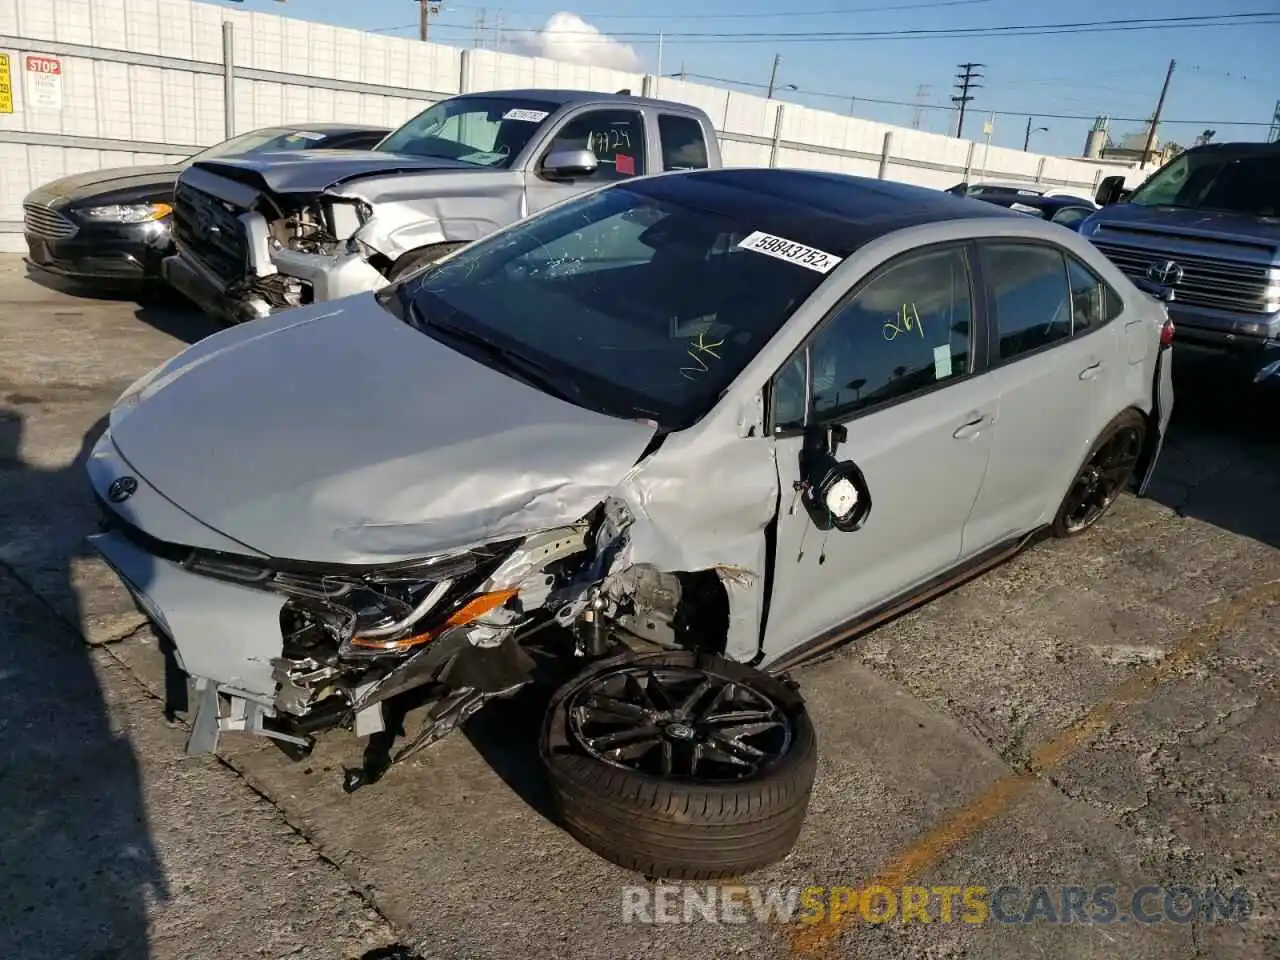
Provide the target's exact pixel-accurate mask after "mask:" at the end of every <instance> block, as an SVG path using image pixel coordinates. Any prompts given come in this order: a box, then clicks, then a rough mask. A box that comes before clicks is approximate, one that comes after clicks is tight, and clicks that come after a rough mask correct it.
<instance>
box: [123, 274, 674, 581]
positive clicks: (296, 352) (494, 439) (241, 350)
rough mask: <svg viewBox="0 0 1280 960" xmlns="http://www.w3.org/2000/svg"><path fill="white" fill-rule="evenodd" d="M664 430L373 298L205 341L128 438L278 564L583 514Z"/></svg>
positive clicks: (347, 556) (409, 550)
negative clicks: (488, 363) (442, 336)
mask: <svg viewBox="0 0 1280 960" xmlns="http://www.w3.org/2000/svg"><path fill="white" fill-rule="evenodd" d="M654 430H655V428H654V426H653V425H651V424H648V423H642V422H637V421H630V420H620V419H616V418H613V417H608V416H605V415H603V414H599V413H595V412H593V411H590V410H585V409H583V408H581V407H576V406H574V405H572V404H569V403H566V402H564V401H562V400H559V399H556V398H555V397H552V396H549V395H547V394H544V393H542V392H540V391H538V390H535V389H533V388H531V387H529V386H527V385H525V384H523V383H521V382H519V381H517V380H514V379H512V378H510V377H508V376H506V375H505V374H502V373H499V372H497V371H494V370H491V369H489V368H488V367H485V366H483V365H482V364H479V363H477V362H475V361H474V360H471V359H470V358H468V357H466V356H464V355H463V354H460V353H458V352H456V351H455V350H453V349H451V348H450V347H448V346H446V345H445V344H443V343H441V342H439V341H437V340H435V339H433V338H431V337H429V336H427V335H426V334H424V333H421V332H419V331H418V330H415V329H413V328H412V327H410V326H408V325H406V324H404V323H402V322H401V321H399V320H397V319H396V318H395V317H393V316H392V315H391V314H389V313H387V312H386V311H385V310H384V309H383V308H382V307H381V306H379V304H378V303H377V301H376V300H375V299H374V297H373V295H372V294H361V295H359V296H355V297H350V298H347V299H345V300H340V301H336V302H332V303H327V304H318V305H314V306H311V307H305V308H302V309H300V310H292V311H287V312H285V313H281V314H277V315H276V316H273V317H270V318H268V319H266V320H256V321H253V322H251V323H248V324H244V325H242V326H239V327H235V328H232V329H229V330H226V331H223V332H221V333H218V334H215V335H214V336H211V337H209V338H207V339H205V340H203V341H201V342H200V343H197V344H196V345H195V346H193V347H191V348H190V349H189V350H187V351H184V352H183V353H182V354H180V355H179V356H178V357H176V358H174V360H173V361H171V362H170V363H169V364H167V365H166V366H165V367H164V368H163V370H162V371H161V372H160V373H159V375H158V376H156V378H155V379H154V380H153V381H151V383H150V384H149V385H148V386H147V387H146V388H145V390H143V391H142V394H141V399H140V400H139V402H138V403H137V405H136V407H134V408H133V409H132V411H130V412H120V411H118V412H117V413H116V415H115V416H114V417H113V423H112V427H111V434H112V438H113V440H114V442H115V444H116V446H117V448H118V449H119V450H120V452H121V454H122V456H123V457H124V458H125V459H126V460H127V461H128V462H129V464H130V465H131V466H132V467H133V469H134V470H135V471H136V472H137V473H138V474H139V475H140V476H141V477H143V478H144V479H145V480H146V481H147V482H148V483H150V484H151V485H153V486H154V487H155V488H156V489H157V490H159V492H160V493H161V494H163V495H164V496H165V497H167V498H168V499H169V500H171V501H173V502H174V503H175V504H176V505H177V506H179V507H181V508H182V509H183V510H185V511H187V512H188V513H190V514H191V515H192V516H194V517H195V518H197V519H198V520H200V521H202V522H203V523H205V524H208V525H209V526H210V527H212V528H214V529H215V530H217V531H219V532H221V533H222V534H224V535H226V536H228V537H232V538H234V539H236V540H239V541H240V542H242V543H245V544H247V545H249V546H250V547H252V548H254V549H256V550H259V551H261V552H262V553H265V554H268V555H270V556H273V557H277V558H286V559H293V560H308V561H316V562H332V563H351V564H359V563H377V562H389V561H393V560H401V559H410V558H416V557H423V556H429V555H432V554H436V553H441V552H445V551H449V550H454V549H457V548H460V547H463V546H467V545H471V544H475V543H480V542H484V541H489V540H495V539H502V538H505V537H508V536H515V535H519V534H523V533H528V532H530V531H533V530H538V529H543V528H546V527H550V526H554V525H556V524H560V523H568V522H572V521H574V520H576V519H578V518H580V517H581V516H582V515H584V514H585V513H587V512H588V511H589V510H590V509H591V508H592V507H593V506H594V505H595V504H596V503H598V502H599V501H600V500H602V499H603V498H604V497H605V495H606V494H607V493H608V492H609V491H610V490H611V489H612V488H613V487H615V486H616V485H617V484H618V482H619V481H621V480H622V479H623V478H624V477H625V476H626V475H627V473H628V471H629V470H630V469H631V468H632V467H633V466H634V465H635V463H636V461H637V460H638V459H639V457H640V455H641V454H642V453H643V451H644V449H645V447H646V445H647V444H648V442H649V440H650V439H651V438H652V436H653V433H654Z"/></svg>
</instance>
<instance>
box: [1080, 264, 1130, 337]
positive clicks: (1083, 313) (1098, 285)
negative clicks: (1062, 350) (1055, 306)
mask: <svg viewBox="0 0 1280 960" xmlns="http://www.w3.org/2000/svg"><path fill="white" fill-rule="evenodd" d="M1067 276H1068V278H1069V279H1070V281H1071V315H1072V332H1073V333H1075V334H1081V333H1088V332H1089V331H1090V330H1093V329H1095V328H1097V327H1100V326H1102V325H1103V324H1104V323H1107V322H1109V321H1111V320H1114V319H1115V318H1116V316H1118V315H1119V313H1120V308H1121V303H1120V295H1119V294H1118V293H1116V292H1115V291H1114V290H1112V289H1111V288H1110V287H1109V286H1107V283H1106V281H1104V280H1102V279H1100V278H1099V277H1098V276H1097V274H1095V273H1094V272H1093V271H1092V270H1090V269H1089V268H1088V267H1086V266H1085V265H1084V264H1083V263H1081V262H1080V261H1079V260H1077V259H1076V258H1075V257H1070V256H1069V257H1067Z"/></svg>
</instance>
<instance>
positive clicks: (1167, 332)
mask: <svg viewBox="0 0 1280 960" xmlns="http://www.w3.org/2000/svg"><path fill="white" fill-rule="evenodd" d="M1160 346H1162V347H1171V346H1173V321H1172V320H1169V319H1167V318H1166V319H1165V321H1164V326H1162V327H1161V328H1160Z"/></svg>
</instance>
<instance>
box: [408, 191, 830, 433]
mask: <svg viewBox="0 0 1280 960" xmlns="http://www.w3.org/2000/svg"><path fill="white" fill-rule="evenodd" d="M698 177H699V175H698V174H677V175H675V176H674V177H662V178H657V179H655V180H651V181H647V182H644V183H639V182H637V183H634V184H627V185H626V186H615V187H611V188H607V189H605V190H603V191H599V192H596V193H593V194H590V195H588V196H586V197H582V198H579V199H577V200H572V201H569V202H567V203H565V204H563V205H560V206H557V207H555V208H554V209H552V210H549V211H547V212H546V213H543V214H541V215H538V216H535V217H532V218H530V219H528V220H525V221H523V222H522V223H520V224H518V225H516V226H515V227H513V228H510V229H509V230H506V231H503V232H501V233H498V234H494V235H493V236H492V237H490V238H488V239H486V240H482V241H480V242H478V243H476V244H473V245H472V246H470V247H468V248H466V249H464V250H462V251H460V252H459V253H457V254H455V255H453V256H451V257H449V258H448V259H446V260H444V261H441V262H440V263H439V264H437V265H436V266H434V267H431V268H428V269H427V270H426V271H425V272H424V273H422V274H419V275H418V276H417V277H415V278H414V279H411V280H409V281H406V283H405V284H403V285H402V289H401V290H400V291H399V292H398V293H395V294H392V295H391V296H389V297H388V296H385V295H384V298H383V302H384V303H387V302H388V301H389V300H391V299H392V298H396V299H397V304H396V305H388V307H387V308H388V309H389V310H392V312H394V313H397V314H398V315H401V316H402V319H404V320H405V321H406V322H408V323H410V324H411V325H413V326H415V327H417V328H418V329H420V330H421V331H422V332H423V333H425V334H427V335H429V336H433V337H436V338H437V339H439V340H441V341H443V342H445V343H448V344H450V345H452V346H455V348H456V349H458V350H459V351H461V352H464V353H467V354H468V355H471V356H473V357H474V358H475V359H477V360H479V361H480V362H482V363H489V364H490V365H492V366H494V367H495V368H497V369H502V370H504V371H505V372H508V373H510V374H511V375H512V376H514V377H516V378H517V379H523V380H526V381H527V382H529V383H531V385H533V386H535V387H538V388H539V389H543V390H544V391H546V392H550V393H553V394H555V395H558V396H560V397H562V398H563V399H566V400H568V401H570V402H572V403H575V404H577V405H579V406H583V407H588V408H590V409H594V410H598V411H600V412H603V413H606V414H610V415H613V416H621V417H629V418H643V419H650V420H654V421H656V422H657V423H658V424H659V426H660V427H661V428H663V429H672V430H674V429H682V428H684V427H686V426H689V425H691V424H692V423H694V422H696V421H697V420H698V419H700V418H701V417H702V416H704V415H705V414H706V413H707V412H708V411H709V410H710V409H711V407H712V406H714V404H715V403H716V401H717V399H718V398H719V397H720V395H721V393H723V391H724V390H725V389H726V388H727V387H728V386H729V385H730V384H731V383H732V382H733V380H734V379H735V378H736V377H737V376H738V374H739V373H740V372H741V371H742V370H743V368H744V367H745V366H746V365H747V364H748V363H749V362H750V361H751V360H752V359H753V358H754V357H755V356H756V354H757V353H758V352H759V351H760V349H761V348H762V347H763V346H764V344H765V343H767V342H768V341H769V339H770V338H771V337H772V336H773V335H774V334H775V333H777V331H778V330H779V329H780V328H781V327H782V325H783V324H784V323H786V321H787V319H788V318H789V317H790V316H791V315H792V313H793V312H794V311H795V310H796V309H797V308H798V307H799V306H800V305H801V304H802V303H803V302H804V301H805V300H806V299H807V298H808V297H809V296H810V295H811V294H812V293H813V292H814V290H816V289H817V287H818V286H819V285H820V284H821V283H822V282H823V280H824V279H825V277H826V274H827V273H828V272H829V271H830V270H831V269H833V268H834V267H835V265H836V264H838V263H839V262H840V259H841V258H842V257H844V256H847V255H848V253H849V252H850V240H849V238H848V230H847V227H846V228H845V230H844V231H843V232H841V230H840V229H839V228H837V227H834V226H833V225H831V224H830V223H828V222H826V221H825V220H824V218H822V216H821V215H820V214H818V213H816V212H815V211H814V210H813V209H812V208H805V207H798V206H793V205H791V204H788V203H787V202H786V201H783V200H780V199H779V198H776V197H770V196H768V195H766V194H763V193H755V192H753V191H748V190H742V189H729V188H726V187H724V186H716V185H714V184H713V183H712V182H710V181H708V182H704V183H696V182H685V183H680V182H677V181H679V180H681V178H688V179H689V180H693V181H697V180H698ZM397 306H398V308H399V309H397Z"/></svg>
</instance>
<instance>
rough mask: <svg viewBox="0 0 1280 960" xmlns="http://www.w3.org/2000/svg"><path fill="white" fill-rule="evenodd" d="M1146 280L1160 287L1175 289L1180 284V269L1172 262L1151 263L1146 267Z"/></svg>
mask: <svg viewBox="0 0 1280 960" xmlns="http://www.w3.org/2000/svg"><path fill="white" fill-rule="evenodd" d="M1147 279H1148V280H1151V281H1153V282H1155V283H1158V284H1160V285H1161V286H1162V287H1176V286H1177V285H1178V284H1180V283H1181V282H1182V268H1181V267H1180V266H1178V265H1177V263H1175V262H1174V261H1172V260H1165V261H1164V262H1163V263H1160V262H1157V263H1153V264H1152V265H1151V266H1149V267H1147Z"/></svg>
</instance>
